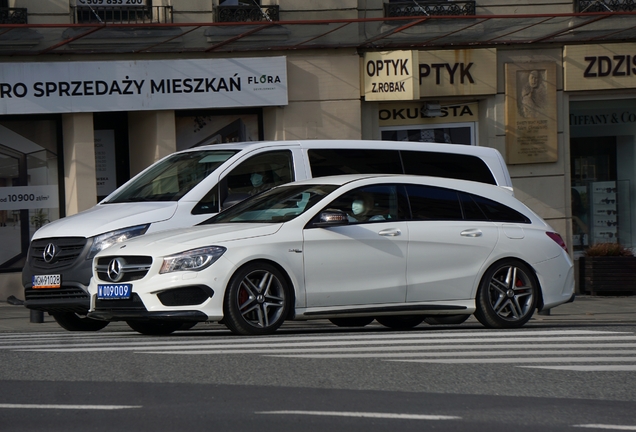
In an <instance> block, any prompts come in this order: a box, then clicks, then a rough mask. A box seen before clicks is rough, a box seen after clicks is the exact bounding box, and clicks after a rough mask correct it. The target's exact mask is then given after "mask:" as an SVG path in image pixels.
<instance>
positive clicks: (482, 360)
mask: <svg viewBox="0 0 636 432" xmlns="http://www.w3.org/2000/svg"><path fill="white" fill-rule="evenodd" d="M386 361H392V362H412V363H443V364H487V363H570V362H571V363H586V362H589V363H593V362H636V357H538V358H518V357H515V358H505V359H499V358H496V359H493V358H475V359H439V360H429V359H417V360H411V359H409V360H386Z"/></svg>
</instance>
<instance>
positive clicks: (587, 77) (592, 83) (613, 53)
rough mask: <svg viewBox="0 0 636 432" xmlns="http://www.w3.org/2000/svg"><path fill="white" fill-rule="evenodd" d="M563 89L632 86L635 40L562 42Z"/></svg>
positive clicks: (634, 84)
mask: <svg viewBox="0 0 636 432" xmlns="http://www.w3.org/2000/svg"><path fill="white" fill-rule="evenodd" d="M563 69H564V82H563V87H564V89H565V91H577V90H610V89H624V88H636V44H629V43H626V44H603V45H574V46H566V47H565V48H564V50H563Z"/></svg>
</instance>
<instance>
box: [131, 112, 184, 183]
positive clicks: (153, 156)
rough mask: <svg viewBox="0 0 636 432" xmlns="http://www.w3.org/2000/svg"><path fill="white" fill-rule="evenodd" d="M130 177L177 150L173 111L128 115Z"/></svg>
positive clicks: (132, 113)
mask: <svg viewBox="0 0 636 432" xmlns="http://www.w3.org/2000/svg"><path fill="white" fill-rule="evenodd" d="M128 141H129V143H130V144H129V152H130V176H131V177H133V176H134V175H137V174H138V173H139V172H140V171H142V170H143V169H145V168H147V167H148V166H150V165H151V164H153V163H154V162H156V161H157V160H158V159H161V158H162V157H164V156H167V155H169V154H171V153H174V152H175V151H176V150H177V133H176V125H175V119H174V111H132V112H129V113H128Z"/></svg>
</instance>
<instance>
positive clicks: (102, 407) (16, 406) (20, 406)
mask: <svg viewBox="0 0 636 432" xmlns="http://www.w3.org/2000/svg"><path fill="white" fill-rule="evenodd" d="M3 408H4V409H58V410H60V409H66V410H121V409H130V408H141V405H41V404H0V409H3Z"/></svg>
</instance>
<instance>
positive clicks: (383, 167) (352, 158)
mask: <svg viewBox="0 0 636 432" xmlns="http://www.w3.org/2000/svg"><path fill="white" fill-rule="evenodd" d="M307 153H308V154H309V165H310V166H311V175H312V176H313V177H324V176H330V175H340V174H378V173H382V174H402V173H403V172H402V162H401V161H400V154H399V152H398V151H397V150H360V149H311V150H309V151H308V152H307Z"/></svg>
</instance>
